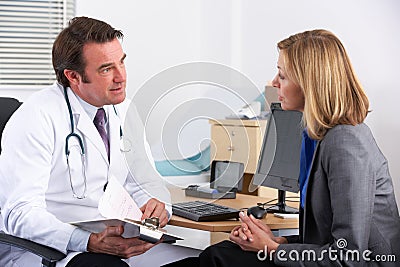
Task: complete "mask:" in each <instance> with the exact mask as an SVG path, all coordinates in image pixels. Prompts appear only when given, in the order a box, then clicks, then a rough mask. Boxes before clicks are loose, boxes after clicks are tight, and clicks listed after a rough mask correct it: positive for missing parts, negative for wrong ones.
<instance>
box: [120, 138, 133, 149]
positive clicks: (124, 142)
mask: <svg viewBox="0 0 400 267" xmlns="http://www.w3.org/2000/svg"><path fill="white" fill-rule="evenodd" d="M119 148H120V150H121V151H122V152H130V151H131V150H132V142H131V141H130V140H129V139H128V138H126V137H123V136H122V137H121V138H120V142H119Z"/></svg>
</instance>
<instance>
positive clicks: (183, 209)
mask: <svg viewBox="0 0 400 267" xmlns="http://www.w3.org/2000/svg"><path fill="white" fill-rule="evenodd" d="M172 214H174V215H177V216H181V217H184V218H186V219H189V220H192V221H197V222H205V221H223V220H229V219H237V218H239V210H236V209H232V208H229V207H226V206H222V205H218V204H215V203H208V202H204V201H189V202H181V203H175V204H173V205H172Z"/></svg>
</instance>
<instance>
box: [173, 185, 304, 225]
mask: <svg viewBox="0 0 400 267" xmlns="http://www.w3.org/2000/svg"><path fill="white" fill-rule="evenodd" d="M170 192H171V198H172V203H178V202H184V201H193V200H202V201H215V203H216V204H220V205H224V206H227V207H232V208H235V209H239V210H240V209H243V208H249V207H252V206H255V205H257V202H267V201H268V200H270V199H271V198H265V197H258V196H251V195H244V194H236V199H218V200H214V199H205V198H196V197H187V196H185V190H182V189H181V188H177V187H175V188H170ZM262 221H263V222H265V223H266V224H267V225H268V226H269V227H270V228H271V229H272V230H277V229H294V228H298V225H299V224H298V219H281V218H277V217H275V216H274V215H273V214H268V215H267V217H266V218H265V219H263V220H262ZM169 224H170V225H175V226H181V227H186V228H192V229H198V230H204V231H209V232H230V231H231V230H232V229H233V228H234V227H235V226H237V225H240V222H239V221H237V220H229V221H216V222H196V221H192V220H188V219H185V218H182V217H179V216H176V215H172V218H171V220H170V221H169Z"/></svg>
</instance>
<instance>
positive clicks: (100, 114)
mask: <svg viewBox="0 0 400 267" xmlns="http://www.w3.org/2000/svg"><path fill="white" fill-rule="evenodd" d="M105 115H106V112H105V111H104V108H99V109H98V110H97V113H96V116H95V117H94V120H93V123H94V126H96V129H97V131H99V134H100V136H101V139H103V143H104V146H105V147H106V151H107V156H108V161H110V142H109V141H108V136H107V132H106V126H105V124H106V120H105Z"/></svg>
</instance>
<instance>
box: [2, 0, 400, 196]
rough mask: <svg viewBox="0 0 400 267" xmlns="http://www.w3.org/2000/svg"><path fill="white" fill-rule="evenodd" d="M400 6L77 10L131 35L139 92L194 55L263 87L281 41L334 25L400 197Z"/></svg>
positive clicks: (98, 1)
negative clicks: (365, 98) (362, 91)
mask: <svg viewBox="0 0 400 267" xmlns="http://www.w3.org/2000/svg"><path fill="white" fill-rule="evenodd" d="M399 11H400V2H399V1H397V0H352V1H348V0H337V1H320V0H308V1H298V0H291V1H289V0H288V1H264V0H252V1H245V0H243V1H240V0H232V1H231V0H219V1H215V0H191V1H187V0H169V1H162V0H158V1H157V0H149V1H138V0H130V1H123V0H114V1H112V2H110V1H105V0H77V15H85V16H91V17H95V18H99V19H102V20H105V21H107V22H109V23H110V24H111V25H113V26H114V27H116V28H119V29H122V30H123V32H124V33H125V39H124V44H123V45H124V49H125V51H126V53H127V55H128V57H127V68H128V74H129V80H128V88H129V94H130V95H131V96H132V95H133V94H134V92H135V91H136V90H137V89H138V88H139V87H140V86H141V85H142V84H143V83H144V82H145V81H146V80H148V79H149V78H151V77H152V76H153V75H155V74H157V73H159V72H160V71H162V70H164V69H166V68H168V67H171V66H175V65H177V64H181V63H185V62H192V61H211V62H216V63H221V64H225V65H227V66H230V67H232V68H235V69H237V70H239V71H241V72H242V73H244V74H245V75H247V76H248V77H249V78H250V79H252V80H253V81H254V83H255V84H256V85H257V86H258V87H259V88H260V90H262V88H263V86H264V85H265V84H266V82H267V81H269V80H271V79H272V77H273V76H274V75H275V72H276V60H277V49H276V43H277V42H278V41H279V40H281V39H283V38H285V37H287V36H289V35H290V34H293V33H296V32H299V31H304V30H307V29H315V28H325V29H328V30H331V31H333V32H334V33H336V34H337V35H338V36H339V38H341V40H342V41H343V43H344V45H345V47H346V48H347V51H348V53H349V55H350V58H351V59H352V62H353V65H354V68H355V70H356V72H357V73H358V76H359V78H360V80H361V82H362V83H363V85H364V87H365V90H366V92H367V94H368V96H369V98H370V101H371V110H373V112H372V113H371V114H370V115H369V116H368V119H367V123H368V124H369V125H370V127H371V129H372V131H373V132H374V135H375V137H376V140H377V142H378V143H379V145H380V147H381V149H382V151H383V153H384V154H385V155H386V157H387V158H388V160H389V164H390V170H391V174H392V177H393V180H394V183H395V186H396V191H397V199H398V203H400V164H399V163H400V161H399V160H398V156H397V155H398V154H399V151H400V141H399V137H398V136H400V123H398V119H397V112H398V110H397V108H398V107H399V101H400V100H399V99H400V90H399V88H400V79H399V78H398V77H399V70H400V68H399V62H400V49H398V44H399V43H400V34H399V30H398V29H400V17H399V16H398V15H397V14H398V13H399ZM4 93H8V92H4ZM14 93H15V92H11V94H14ZM16 94H20V93H16ZM149 97H151V92H149ZM248 100H251V99H248ZM204 128H205V127H204ZM202 131H203V132H204V133H203V134H207V132H208V129H203V130H202Z"/></svg>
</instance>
